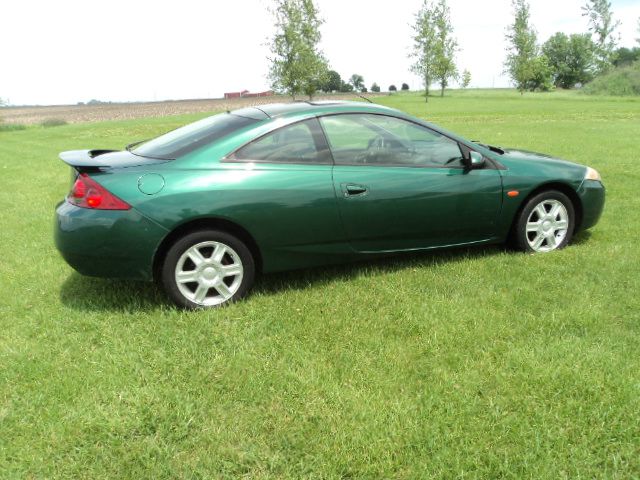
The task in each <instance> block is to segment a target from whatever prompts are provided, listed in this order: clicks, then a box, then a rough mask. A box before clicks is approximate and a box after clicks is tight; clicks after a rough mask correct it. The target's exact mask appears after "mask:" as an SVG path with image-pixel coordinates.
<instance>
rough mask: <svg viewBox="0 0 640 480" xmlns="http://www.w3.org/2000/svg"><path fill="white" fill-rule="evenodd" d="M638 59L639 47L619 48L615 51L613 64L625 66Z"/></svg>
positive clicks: (639, 58) (639, 54) (639, 55)
mask: <svg viewBox="0 0 640 480" xmlns="http://www.w3.org/2000/svg"><path fill="white" fill-rule="evenodd" d="M637 61H640V48H638V47H633V48H625V47H622V48H619V49H617V50H616V51H615V55H614V59H613V66H614V67H616V68H617V67H626V66H629V65H631V64H632V63H634V62H637Z"/></svg>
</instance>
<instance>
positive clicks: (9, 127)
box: [0, 123, 27, 132]
mask: <svg viewBox="0 0 640 480" xmlns="http://www.w3.org/2000/svg"><path fill="white" fill-rule="evenodd" d="M25 128H27V127H26V126H25V125H20V124H18V123H0V132H13V131H15V130H24V129H25Z"/></svg>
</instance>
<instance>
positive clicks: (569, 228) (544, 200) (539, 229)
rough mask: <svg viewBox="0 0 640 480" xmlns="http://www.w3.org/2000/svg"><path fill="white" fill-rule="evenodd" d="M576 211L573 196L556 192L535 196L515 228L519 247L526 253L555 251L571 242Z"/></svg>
mask: <svg viewBox="0 0 640 480" xmlns="http://www.w3.org/2000/svg"><path fill="white" fill-rule="evenodd" d="M574 227H575V211H574V208H573V204H572V203H571V200H570V199H569V197H567V196H566V195H565V194H564V193H562V192H558V191H555V190H549V191H546V192H542V193H539V194H538V195H535V196H534V197H532V198H531V199H529V201H528V202H527V203H526V204H525V206H524V208H523V209H522V211H521V212H520V216H519V217H518V222H517V224H516V226H515V232H514V233H515V240H516V245H517V247H518V248H519V249H520V250H523V251H526V252H551V251H553V250H558V249H560V248H564V247H566V246H567V244H568V243H569V242H570V241H571V237H572V236H573V230H574Z"/></svg>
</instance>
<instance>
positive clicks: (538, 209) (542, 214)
mask: <svg viewBox="0 0 640 480" xmlns="http://www.w3.org/2000/svg"><path fill="white" fill-rule="evenodd" d="M533 211H534V212H536V213H537V214H538V221H540V220H542V219H543V218H544V217H545V216H546V215H547V211H546V210H545V209H544V205H543V204H542V203H541V204H540V205H538V206H537V207H536V208H535V209H534V210H533Z"/></svg>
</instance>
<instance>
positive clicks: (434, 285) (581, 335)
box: [0, 90, 640, 479]
mask: <svg viewBox="0 0 640 480" xmlns="http://www.w3.org/2000/svg"><path fill="white" fill-rule="evenodd" d="M376 101H378V102H380V103H384V104H386V105H389V106H393V107H396V108H399V109H402V110H405V111H407V112H409V113H412V114H415V115H418V116H420V117H423V118H426V119H429V120H432V121H434V122H436V123H438V124H440V125H442V126H444V127H446V128H450V129H452V130H454V131H456V132H458V133H461V134H463V135H465V136H467V137H469V138H473V139H477V140H482V141H485V142H488V143H492V144H496V145H502V146H518V147H521V148H525V149H529V150H534V151H542V152H545V153H550V154H552V155H556V156H560V157H564V158H567V159H571V160H574V161H576V162H579V163H582V164H585V165H590V166H592V167H594V168H596V169H598V170H599V171H600V172H601V174H602V176H603V178H604V182H605V184H606V186H607V195H608V197H607V205H606V209H605V213H604V216H603V218H602V220H601V222H600V223H599V224H598V225H597V226H596V227H595V228H594V229H593V230H592V231H591V232H587V233H584V234H582V235H579V236H578V237H577V238H576V241H575V243H574V244H573V245H572V246H570V247H569V248H567V249H565V250H563V251H559V252H556V253H552V254H547V255H524V254H520V253H514V252H510V251H505V250H504V249H502V248H499V247H491V248H476V249H462V250H453V251H444V252H432V253H425V254H419V255H410V256H400V257H394V258H389V259H383V260H378V261H375V262H371V263H361V264H356V265H347V266H342V267H331V268H322V269H316V270H310V271H302V272H292V273H287V274H279V275H271V276H266V277H263V278H261V279H260V280H259V282H258V285H257V288H256V290H255V291H254V293H253V294H252V295H251V296H250V297H249V298H248V299H247V300H246V301H244V302H242V303H238V304H235V305H232V306H230V307H228V308H224V309H220V310H213V311H198V312H183V311H178V310H175V309H174V308H173V307H172V306H171V305H169V304H168V303H167V302H166V301H165V300H164V297H163V295H162V294H161V293H159V292H158V290H157V289H156V287H154V286H153V285H150V284H138V283H134V282H118V281H109V280H100V279H91V278H84V277H81V276H79V275H78V274H76V273H74V272H73V271H72V270H71V269H70V268H69V267H68V266H67V265H66V264H65V263H64V262H63V260H62V259H61V258H60V257H59V256H58V254H57V252H56V251H55V248H54V246H53V241H52V235H51V230H52V216H53V209H54V206H55V205H56V203H57V202H59V201H60V200H61V199H62V198H63V197H64V195H65V194H66V193H67V190H68V188H69V172H68V167H66V166H65V165H64V164H63V163H62V162H60V161H59V160H58V159H57V154H58V152H60V151H62V150H69V149H78V148H122V147H123V146H124V145H125V144H127V143H129V142H133V141H135V140H138V139H142V138H148V137H150V136H153V135H157V134H160V133H162V132H164V131H167V130H169V129H171V128H175V127H177V126H180V125H182V124H184V123H187V122H189V121H192V120H195V119H198V118H201V117H203V116H204V115H205V113H197V114H189V115H181V116H166V117H158V118H149V119H136V120H118V121H105V122H96V123H77V124H71V125H65V126H58V127H52V128H43V127H39V126H33V127H29V128H27V129H26V130H21V131H4V132H3V131H0V186H1V188H0V205H2V215H1V216H0V328H1V333H0V477H1V478H66V477H69V478H90V479H98V478H135V479H140V478H153V479H157V478H260V479H263V478H264V479H267V478H269V479H281V478H291V479H298V478H335V479H341V478H375V479H377V478H398V479H413V478H510V479H525V478H526V479H543V478H545V479H546V478H549V479H557V478H569V479H574V478H617V479H632V478H638V477H640V355H639V354H638V352H640V248H639V242H638V237H639V234H640V196H638V187H639V186H640V154H639V153H638V152H639V150H638V145H639V143H638V138H640V99H638V98H624V99H622V98H598V97H587V96H583V95H579V94H575V93H562V92H558V93H551V94H526V95H525V96H524V97H521V96H520V95H519V94H517V93H515V92H512V91H474V90H470V91H466V92H453V93H451V94H449V95H447V96H446V97H444V98H438V97H434V98H432V99H430V101H429V103H428V104H426V103H425V102H424V98H422V97H420V96H419V95H417V94H400V95H394V96H390V97H389V96H385V97H379V98H378V99H376Z"/></svg>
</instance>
